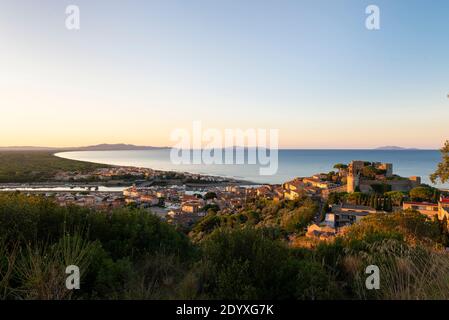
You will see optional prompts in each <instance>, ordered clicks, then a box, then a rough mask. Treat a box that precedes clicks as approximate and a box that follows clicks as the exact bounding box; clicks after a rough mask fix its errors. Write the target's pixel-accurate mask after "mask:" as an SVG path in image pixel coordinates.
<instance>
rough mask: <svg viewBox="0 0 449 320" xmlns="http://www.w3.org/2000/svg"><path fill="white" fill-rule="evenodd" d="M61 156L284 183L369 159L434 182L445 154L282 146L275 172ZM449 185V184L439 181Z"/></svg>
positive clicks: (119, 154)
mask: <svg viewBox="0 0 449 320" xmlns="http://www.w3.org/2000/svg"><path fill="white" fill-rule="evenodd" d="M57 156H59V157H63V158H67V159H73V160H82V161H89V162H96V163H103V164H111V165H121V166H137V167H146V168H152V169H156V170H173V171H181V172H192V173H198V174H207V175H216V176H226V177H233V178H236V179H244V180H249V181H253V182H256V183H282V182H285V181H288V180H290V179H292V178H295V177H301V176H310V175H312V174H315V173H319V172H328V171H331V170H333V168H332V167H333V165H334V164H336V163H349V162H350V161H351V160H366V161H379V162H390V163H393V171H394V173H395V174H398V175H401V176H404V177H408V176H421V178H422V182H423V183H428V184H431V183H430V180H429V175H430V174H431V173H432V172H433V171H435V168H436V166H437V164H438V162H439V161H440V160H441V155H440V152H439V151H438V150H279V160H278V170H277V172H276V174H274V175H271V176H263V175H260V173H259V168H260V167H259V166H258V165H249V164H243V165H217V164H214V165H204V164H200V165H193V164H192V165H177V164H173V163H172V162H171V161H170V149H155V150H132V151H128V150H126V151H124V150H122V151H77V152H63V153H59V154H57ZM438 186H439V187H443V188H449V184H445V185H438Z"/></svg>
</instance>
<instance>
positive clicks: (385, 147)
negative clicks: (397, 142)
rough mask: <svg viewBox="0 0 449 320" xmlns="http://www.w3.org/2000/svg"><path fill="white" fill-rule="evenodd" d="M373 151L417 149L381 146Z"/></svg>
mask: <svg viewBox="0 0 449 320" xmlns="http://www.w3.org/2000/svg"><path fill="white" fill-rule="evenodd" d="M374 150H419V149H417V148H403V147H398V146H382V147H378V148H375V149H374Z"/></svg>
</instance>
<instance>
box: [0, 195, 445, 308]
mask: <svg viewBox="0 0 449 320" xmlns="http://www.w3.org/2000/svg"><path fill="white" fill-rule="evenodd" d="M287 205H288V204H285V206H287ZM290 205H291V206H293V207H291V208H288V207H286V208H283V209H285V210H284V211H283V212H284V214H285V215H289V214H290V213H291V212H292V211H293V212H296V211H295V210H298V208H294V206H295V204H290ZM296 205H297V204H296ZM292 208H293V209H292ZM271 214H273V212H272V211H270V212H268V213H267V214H266V215H265V218H264V219H263V220H260V221H267V223H265V224H261V225H259V226H255V225H249V224H243V225H239V226H238V227H237V226H232V225H222V226H220V227H218V228H215V229H214V230H213V231H212V232H210V233H207V234H204V235H203V236H202V237H201V239H200V240H198V241H196V242H192V241H190V239H189V238H188V237H187V235H186V234H184V233H182V232H180V231H177V230H176V229H175V228H174V227H172V226H170V225H168V224H166V223H165V222H163V221H161V220H160V219H159V218H158V217H156V216H154V215H151V214H148V213H147V212H146V211H141V210H138V209H129V208H128V209H119V210H117V211H114V212H112V213H105V212H94V211H90V210H87V209H83V208H80V207H68V208H63V207H58V206H57V205H55V204H54V203H53V202H52V201H51V200H49V199H45V198H42V197H37V196H31V197H29V196H25V195H23V194H20V193H11V194H6V193H4V194H0V235H1V237H0V238H1V240H0V298H1V299H337V298H338V299H433V298H449V272H448V271H449V256H448V254H447V253H446V252H444V250H443V246H442V243H443V237H444V235H445V232H446V233H447V231H446V230H447V227H446V229H444V226H442V225H441V224H440V223H439V222H437V221H431V220H428V219H426V218H425V217H424V216H422V215H420V214H418V213H416V212H404V213H396V214H379V215H374V216H371V217H368V218H366V219H364V220H363V221H362V222H360V223H358V224H356V225H354V226H353V227H351V228H350V229H349V231H348V233H347V234H345V235H344V236H342V237H339V238H337V239H336V240H335V241H332V242H321V243H317V244H316V245H315V246H313V247H311V248H295V247H291V246H288V244H287V242H286V241H285V237H283V236H282V233H281V236H279V233H276V232H273V228H271V227H270V226H269V221H271V220H270V218H269V217H270V215H271ZM293 215H294V214H293ZM273 218H274V217H271V219H273ZM260 221H259V222H260ZM294 221H296V218H295V219H294ZM298 223H300V222H298ZM286 225H287V226H288V225H289V224H288V223H287V224H286ZM293 225H294V226H295V225H297V224H296V223H293ZM71 264H74V265H77V266H79V267H80V270H81V273H82V275H81V288H80V290H73V291H69V290H67V289H65V279H66V276H67V275H66V274H65V268H66V266H68V265H71ZM371 264H375V265H378V266H379V268H380V276H381V288H380V290H367V289H366V287H365V279H366V274H365V268H366V266H368V265H371Z"/></svg>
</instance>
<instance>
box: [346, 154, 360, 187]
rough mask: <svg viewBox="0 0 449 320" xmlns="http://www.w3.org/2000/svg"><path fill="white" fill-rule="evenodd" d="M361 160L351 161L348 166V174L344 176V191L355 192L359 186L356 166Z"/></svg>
mask: <svg viewBox="0 0 449 320" xmlns="http://www.w3.org/2000/svg"><path fill="white" fill-rule="evenodd" d="M358 162H361V161H352V162H351V163H350V164H349V166H348V175H347V177H346V179H347V180H346V182H347V185H346V192H348V193H353V192H355V190H356V188H357V187H358V186H359V182H360V179H359V172H358V166H359V163H358Z"/></svg>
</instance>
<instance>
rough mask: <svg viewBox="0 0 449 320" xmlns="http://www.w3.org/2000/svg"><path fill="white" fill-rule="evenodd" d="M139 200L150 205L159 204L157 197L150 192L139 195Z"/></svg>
mask: <svg viewBox="0 0 449 320" xmlns="http://www.w3.org/2000/svg"><path fill="white" fill-rule="evenodd" d="M140 202H141V203H146V204H148V205H150V206H157V205H158V204H159V198H158V197H156V196H154V195H151V194H146V195H142V196H140Z"/></svg>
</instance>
